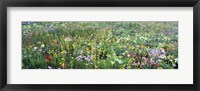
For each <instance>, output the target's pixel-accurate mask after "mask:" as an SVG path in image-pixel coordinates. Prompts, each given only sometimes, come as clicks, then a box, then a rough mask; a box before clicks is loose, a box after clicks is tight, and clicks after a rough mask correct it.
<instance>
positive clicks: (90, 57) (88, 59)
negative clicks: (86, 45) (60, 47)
mask: <svg viewBox="0 0 200 91" xmlns="http://www.w3.org/2000/svg"><path fill="white" fill-rule="evenodd" d="M84 59H85V60H87V61H88V62H89V61H91V60H92V56H87V57H85V58H84Z"/></svg>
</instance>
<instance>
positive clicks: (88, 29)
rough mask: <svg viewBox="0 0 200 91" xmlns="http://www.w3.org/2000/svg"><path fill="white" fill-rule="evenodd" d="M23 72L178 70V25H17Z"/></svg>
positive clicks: (146, 22) (34, 23)
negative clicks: (18, 27)
mask: <svg viewBox="0 0 200 91" xmlns="http://www.w3.org/2000/svg"><path fill="white" fill-rule="evenodd" d="M22 69H178V22H163V21H160V22H155V21H143V22H139V21H133V22H129V21H127V22H126V21H123V22H122V21H116V22H110V21H107V22H106V21H84V22H55V21H51V22H32V21H30V22H29V21H26V22H25V21H24V22H22Z"/></svg>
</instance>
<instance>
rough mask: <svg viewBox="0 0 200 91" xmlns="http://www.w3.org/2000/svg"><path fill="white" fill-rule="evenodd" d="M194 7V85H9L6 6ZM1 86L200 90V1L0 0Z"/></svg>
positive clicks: (149, 90) (157, 90)
mask: <svg viewBox="0 0 200 91" xmlns="http://www.w3.org/2000/svg"><path fill="white" fill-rule="evenodd" d="M23 6H26V7H69V6H70V7H193V17H194V18H193V23H194V25H193V29H194V30H193V43H194V44H193V45H194V46H193V58H194V59H193V61H194V62H193V71H194V72H193V73H194V74H193V84H141V85H140V84H132V85H131V84H117V85H115V84H85V85H83V84H76V85H73V84H68V85H65V84H62V85H58V84H51V85H48V84H37V85H36V84H35V85H31V84H26V85H24V84H23V85H22V84H7V46H8V45H7V7H23ZM0 20H1V21H0V30H1V31H0V39H1V40H0V89H1V90H3V91H7V90H8V91H9V90H20V91H21V90H22V91H23V90H24V91H26V90H56V91H57V90H68V91H70V90H71V91H72V90H73V91H78V90H105V91H106V90H118V91H119V90H120V91H122V90H124V91H137V90H139V91H199V87H200V85H199V82H200V81H199V76H200V75H199V74H200V72H199V65H200V62H198V61H199V57H200V56H199V43H200V42H199V35H200V32H199V31H200V0H98V1H97V0H1V1H0Z"/></svg>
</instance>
